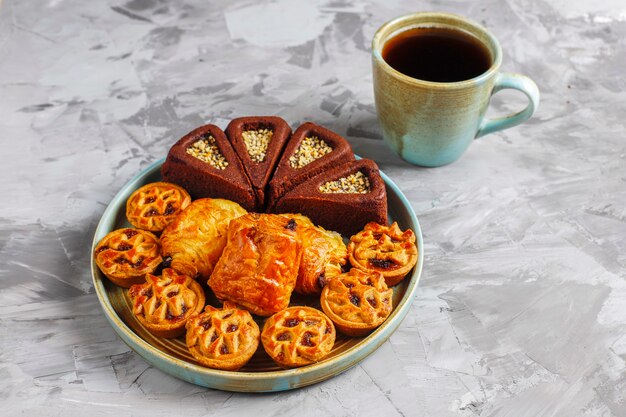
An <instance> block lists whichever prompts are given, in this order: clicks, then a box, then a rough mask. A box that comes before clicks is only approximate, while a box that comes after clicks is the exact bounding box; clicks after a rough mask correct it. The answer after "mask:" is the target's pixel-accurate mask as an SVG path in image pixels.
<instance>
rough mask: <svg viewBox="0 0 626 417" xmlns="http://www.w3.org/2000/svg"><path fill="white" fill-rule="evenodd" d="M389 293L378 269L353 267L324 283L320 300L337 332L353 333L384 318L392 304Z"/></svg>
mask: <svg viewBox="0 0 626 417" xmlns="http://www.w3.org/2000/svg"><path fill="white" fill-rule="evenodd" d="M392 295H393V290H392V289H390V288H388V287H387V285H386V284H385V279H384V278H383V276H382V275H381V274H380V273H378V272H371V271H369V272H366V271H361V270H359V269H355V268H353V269H351V270H350V272H347V273H345V274H341V275H339V276H338V277H335V278H333V279H331V280H330V281H329V282H328V284H326V286H325V287H324V289H323V290H322V296H321V299H320V304H321V305H322V310H324V313H326V315H328V317H330V319H331V320H332V321H333V323H335V326H337V329H338V330H339V331H340V332H342V333H344V334H346V335H348V336H355V337H357V336H364V335H366V334H368V333H369V332H371V331H372V330H374V329H375V328H377V327H378V326H380V325H381V324H382V323H383V322H384V321H385V320H386V319H387V317H388V316H389V314H390V313H391V310H392V308H393V305H392V304H393V301H392Z"/></svg>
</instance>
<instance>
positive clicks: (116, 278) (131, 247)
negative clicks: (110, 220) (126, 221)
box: [94, 228, 162, 288]
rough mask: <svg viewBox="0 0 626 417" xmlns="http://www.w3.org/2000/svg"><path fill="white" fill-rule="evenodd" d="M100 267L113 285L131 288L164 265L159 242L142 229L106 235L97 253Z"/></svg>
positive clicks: (96, 257) (96, 256)
mask: <svg viewBox="0 0 626 417" xmlns="http://www.w3.org/2000/svg"><path fill="white" fill-rule="evenodd" d="M94 258H95V260H96V264H97V265H98V268H100V270H101V271H102V273H103V274H104V275H105V276H106V277H107V278H108V279H110V280H111V281H112V282H113V283H114V284H116V285H119V286H120V287H124V288H129V287H130V286H131V285H133V284H139V283H142V282H144V279H145V276H146V274H151V273H153V272H154V271H155V270H156V269H157V268H158V266H159V265H160V264H161V261H162V258H161V247H160V245H159V239H158V238H157V237H156V236H155V235H153V234H152V233H150V232H148V231H145V230H140V229H131V228H125V229H118V230H114V231H112V232H111V233H109V234H107V235H106V236H105V237H103V238H102V240H100V242H98V245H96V248H95V250H94Z"/></svg>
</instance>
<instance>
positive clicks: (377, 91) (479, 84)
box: [372, 12, 539, 167]
mask: <svg viewBox="0 0 626 417" xmlns="http://www.w3.org/2000/svg"><path fill="white" fill-rule="evenodd" d="M422 28H441V29H449V30H454V31H461V33H462V34H463V35H464V36H465V35H467V36H473V37H474V38H475V39H476V40H478V42H480V43H481V44H482V45H483V46H484V47H485V48H486V50H487V51H488V53H489V55H490V62H491V65H490V66H489V67H488V69H487V70H486V71H484V72H483V73H482V74H479V75H477V76H475V77H473V78H470V79H467V80H461V81H452V82H436V81H426V80H421V79H417V78H412V77H410V76H408V75H405V74H403V73H402V72H399V71H397V70H396V69H394V68H393V67H392V66H391V65H389V63H387V62H386V61H385V59H383V48H384V46H385V44H386V42H389V40H391V39H394V38H395V37H396V36H398V34H401V33H403V32H405V31H407V30H411V29H422ZM501 63H502V49H501V48H500V44H499V43H498V41H497V39H496V38H495V37H494V36H493V35H492V34H491V33H490V32H489V31H488V30H487V29H485V28H484V27H482V26H480V25H478V24H476V23H474V22H471V21H469V20H467V19H465V18H463V17H461V16H457V15H453V14H449V13H430V12H424V13H414V14H410V15H406V16H401V17H398V18H396V19H393V20H391V21H389V22H387V23H385V24H384V25H383V26H381V27H380V28H379V29H378V31H377V32H376V34H375V35H374V38H373V40H372V65H373V80H374V99H375V102H376V112H377V115H378V121H379V124H380V126H381V128H382V133H383V138H384V140H385V141H386V143H387V144H388V145H389V147H390V148H391V149H392V150H393V151H395V152H396V153H397V154H398V155H399V156H400V157H401V158H402V159H404V160H406V161H407V162H410V163H412V164H415V165H420V166H426V167H438V166H442V165H446V164H449V163H451V162H454V161H456V160H457V159H458V158H460V157H461V155H462V154H463V153H464V152H465V150H466V149H467V148H468V147H469V145H470V143H472V141H473V140H474V139H477V138H479V137H481V136H484V135H486V134H488V133H492V132H496V131H498V130H502V129H507V128H509V127H513V126H515V125H518V124H520V123H522V122H524V121H526V120H528V119H529V118H530V117H531V116H532V115H533V113H534V112H535V110H536V109H537V107H538V105H539V89H538V88H537V85H536V84H535V83H534V82H533V81H532V80H531V79H530V78H528V77H526V76H524V75H520V74H514V73H508V72H500V65H501ZM459 65H463V63H462V62H461V63H459ZM505 88H510V89H514V90H518V91H521V92H522V93H524V94H525V95H526V97H528V105H527V106H526V108H525V109H524V110H522V111H520V112H517V113H514V114H511V115H508V116H506V117H501V118H495V119H489V118H486V117H485V113H486V111H487V107H488V106H489V99H490V98H491V96H492V95H493V94H495V93H497V92H498V91H500V90H502V89H505Z"/></svg>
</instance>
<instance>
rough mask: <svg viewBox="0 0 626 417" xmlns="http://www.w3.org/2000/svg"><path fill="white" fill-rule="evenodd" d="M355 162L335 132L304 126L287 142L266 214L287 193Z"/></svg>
mask: <svg viewBox="0 0 626 417" xmlns="http://www.w3.org/2000/svg"><path fill="white" fill-rule="evenodd" d="M348 161H354V153H353V152H352V148H351V147H350V144H349V143H348V142H347V141H346V140H345V139H344V138H342V137H341V136H339V135H338V134H336V133H335V132H333V131H331V130H328V129H326V128H324V127H322V126H319V125H316V124H314V123H310V122H307V123H304V124H302V125H301V126H300V127H298V128H297V129H296V131H295V132H294V133H293V135H291V139H290V140H289V142H288V143H287V146H286V147H285V150H284V152H283V155H282V156H281V158H280V161H279V162H278V165H277V166H276V171H275V172H274V176H273V178H272V180H271V181H270V184H269V187H268V198H267V211H268V212H274V206H275V204H276V202H277V201H278V200H279V199H280V197H282V196H283V195H284V194H285V193H286V192H288V191H289V190H291V189H292V188H294V187H295V186H297V185H298V184H301V183H302V182H304V181H306V180H307V179H309V178H311V177H313V176H315V175H317V174H319V173H320V172H322V171H328V170H329V169H331V168H332V167H334V166H337V165H340V164H342V163H345V162H348Z"/></svg>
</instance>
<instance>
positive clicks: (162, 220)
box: [126, 182, 191, 232]
mask: <svg viewBox="0 0 626 417" xmlns="http://www.w3.org/2000/svg"><path fill="white" fill-rule="evenodd" d="M189 204H191V196H189V193H188V192H187V191H185V189H184V188H182V187H180V186H178V185H176V184H171V183H169V182H153V183H150V184H146V185H144V186H143V187H141V188H139V189H138V190H136V191H135V192H134V193H132V194H131V196H130V197H129V198H128V200H127V201H126V218H127V219H128V221H129V222H130V223H131V224H132V225H133V226H135V227H136V228H138V229H143V230H149V231H151V232H161V231H162V230H163V229H165V227H166V226H167V225H168V224H170V223H171V222H172V220H174V218H175V217H176V216H178V214H179V213H180V212H181V211H183V210H184V209H185V208H186V207H187V206H188V205H189Z"/></svg>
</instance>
